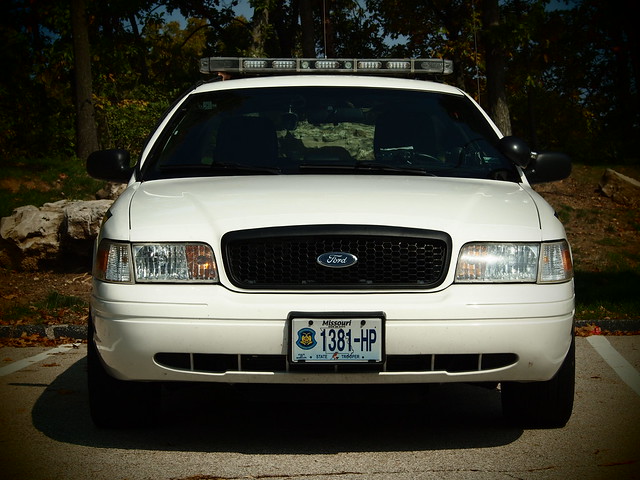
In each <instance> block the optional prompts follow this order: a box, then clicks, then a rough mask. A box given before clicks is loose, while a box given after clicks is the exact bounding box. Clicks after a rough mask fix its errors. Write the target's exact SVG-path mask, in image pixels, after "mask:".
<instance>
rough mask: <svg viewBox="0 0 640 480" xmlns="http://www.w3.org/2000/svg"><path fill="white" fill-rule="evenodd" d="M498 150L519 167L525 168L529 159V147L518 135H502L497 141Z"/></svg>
mask: <svg viewBox="0 0 640 480" xmlns="http://www.w3.org/2000/svg"><path fill="white" fill-rule="evenodd" d="M498 150H499V151H500V153H502V154H503V155H504V156H505V157H507V158H508V159H509V160H511V161H512V162H513V163H515V164H516V165H518V166H519V167H522V168H527V165H529V162H530V161H531V149H530V148H529V145H528V144H527V142H525V141H524V140H522V139H521V138H519V137H513V136H510V137H502V138H501V139H500V141H499V142H498Z"/></svg>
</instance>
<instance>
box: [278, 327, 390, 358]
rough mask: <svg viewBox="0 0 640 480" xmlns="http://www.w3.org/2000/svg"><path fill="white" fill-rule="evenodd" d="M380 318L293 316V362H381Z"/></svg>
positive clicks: (381, 335) (382, 341)
mask: <svg viewBox="0 0 640 480" xmlns="http://www.w3.org/2000/svg"><path fill="white" fill-rule="evenodd" d="M383 325H384V324H383V319H382V317H348V318H331V317H311V316H309V317H306V316H301V317H292V318H291V329H290V332H291V343H290V347H291V349H290V352H291V361H292V362H293V363H359V362H365V363H370V362H372V363H380V362H382V355H383V348H382V347H383V345H384V338H383V336H384V331H383V330H384V329H383Z"/></svg>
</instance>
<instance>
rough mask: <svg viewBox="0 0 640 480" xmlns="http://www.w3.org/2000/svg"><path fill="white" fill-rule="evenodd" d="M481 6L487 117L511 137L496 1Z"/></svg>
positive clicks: (485, 1)
mask: <svg viewBox="0 0 640 480" xmlns="http://www.w3.org/2000/svg"><path fill="white" fill-rule="evenodd" d="M482 6H483V9H482V10H483V34H482V39H483V42H484V47H485V61H486V74H487V97H488V102H489V106H488V110H489V116H490V117H491V118H492V119H493V121H494V122H495V123H496V125H497V126H498V128H499V129H500V130H501V131H502V133H503V134H505V135H511V118H510V116H509V106H508V105H507V95H506V93H505V74H504V72H505V60H504V59H505V56H504V50H503V48H502V46H501V42H500V39H499V38H497V32H496V30H497V27H498V25H499V24H500V11H499V9H498V0H483V2H482Z"/></svg>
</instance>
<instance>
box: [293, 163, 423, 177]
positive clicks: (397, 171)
mask: <svg viewBox="0 0 640 480" xmlns="http://www.w3.org/2000/svg"><path fill="white" fill-rule="evenodd" d="M300 172H304V173H344V172H350V173H362V174H365V175H423V176H435V175H434V174H433V173H431V172H428V171H426V170H424V169H422V168H402V167H393V166H390V165H381V164H379V163H370V162H356V163H354V164H347V165H345V164H322V163H320V164H318V163H303V164H301V165H300Z"/></svg>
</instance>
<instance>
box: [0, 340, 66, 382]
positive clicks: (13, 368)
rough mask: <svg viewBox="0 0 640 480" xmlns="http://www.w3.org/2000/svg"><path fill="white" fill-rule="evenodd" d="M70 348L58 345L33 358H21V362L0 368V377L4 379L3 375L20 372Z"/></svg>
mask: <svg viewBox="0 0 640 480" xmlns="http://www.w3.org/2000/svg"><path fill="white" fill-rule="evenodd" d="M71 348H73V345H60V346H59V347H55V348H52V349H51V350H47V351H46V352H42V353H40V354H38V355H34V356H33V357H29V358H23V359H22V360H18V361H17V362H13V363H10V364H9V365H7V366H6V367H1V368H0V377H4V376H5V375H9V374H11V373H14V372H17V371H18V370H22V369H23V368H26V367H28V366H30V365H33V364H34V363H38V362H41V361H42V360H45V359H46V358H47V357H48V356H49V355H55V354H56V353H64V352H66V351H67V350H69V349H71Z"/></svg>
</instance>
